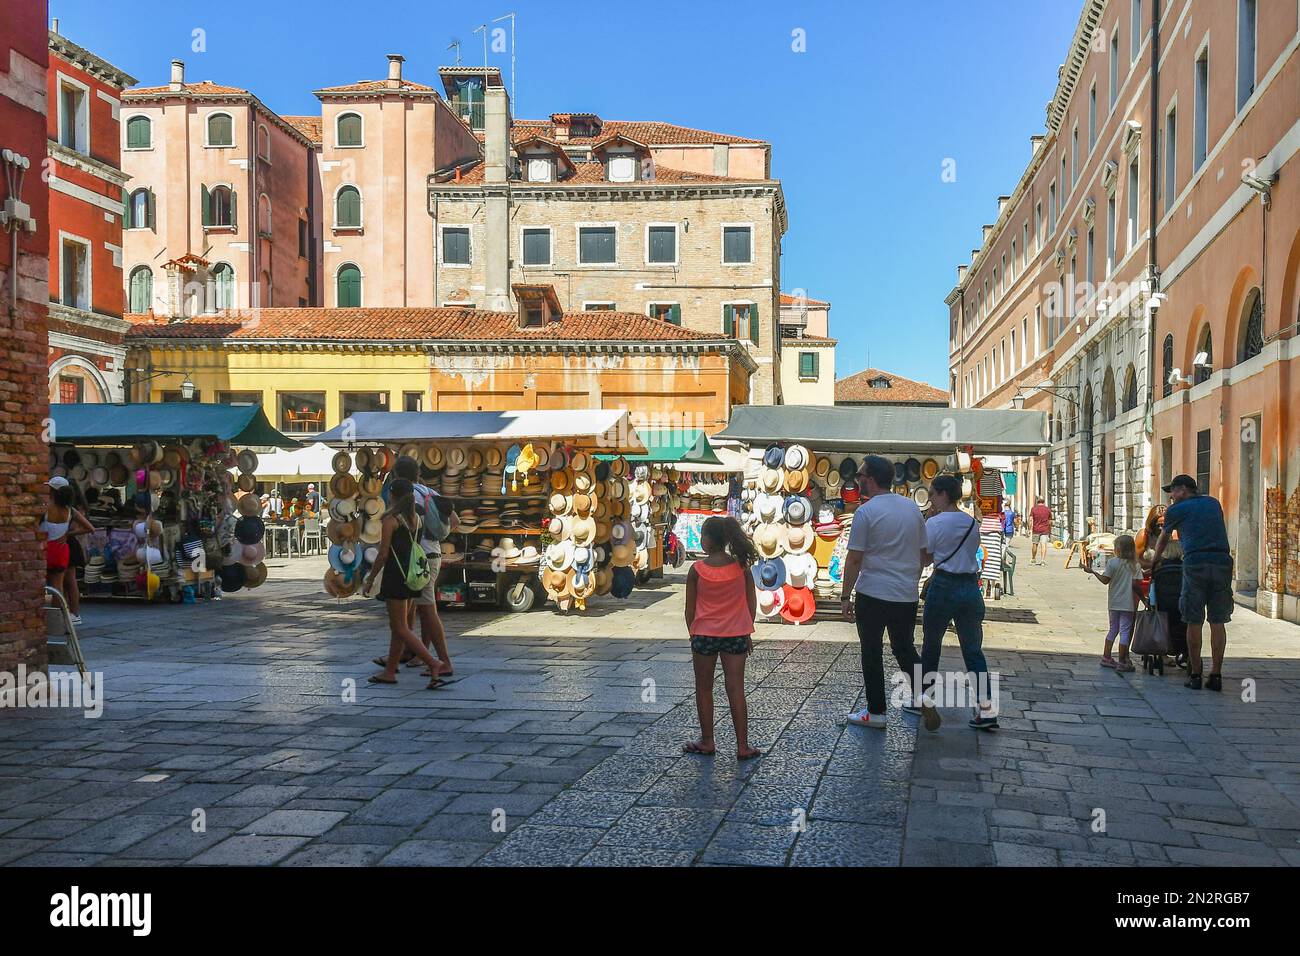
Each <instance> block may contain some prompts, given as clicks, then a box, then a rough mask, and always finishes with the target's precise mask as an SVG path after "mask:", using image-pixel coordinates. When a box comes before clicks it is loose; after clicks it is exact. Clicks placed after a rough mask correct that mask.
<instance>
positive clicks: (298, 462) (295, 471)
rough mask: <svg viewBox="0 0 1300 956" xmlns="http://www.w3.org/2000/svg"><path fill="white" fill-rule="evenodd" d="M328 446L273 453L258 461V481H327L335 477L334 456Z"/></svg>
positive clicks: (309, 446) (313, 446) (260, 456)
mask: <svg viewBox="0 0 1300 956" xmlns="http://www.w3.org/2000/svg"><path fill="white" fill-rule="evenodd" d="M336 454H337V452H336V451H335V450H334V449H333V448H330V447H329V446H328V445H322V444H321V443H320V442H316V443H315V444H313V445H307V446H305V447H303V448H295V449H292V450H290V451H272V452H267V453H266V454H265V455H259V456H258V459H257V480H258V481H299V480H301V481H310V480H312V479H317V480H320V481H325V480H327V479H329V478H332V477H333V476H334V464H333V462H334V456H335V455H336Z"/></svg>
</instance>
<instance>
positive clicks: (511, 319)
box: [126, 308, 718, 342]
mask: <svg viewBox="0 0 1300 956" xmlns="http://www.w3.org/2000/svg"><path fill="white" fill-rule="evenodd" d="M126 320H127V321H128V322H130V323H131V324H132V326H133V327H132V328H131V329H130V330H129V331H128V332H127V337H128V338H133V339H138V338H147V339H235V340H238V339H254V340H255V339H289V340H293V341H299V342H302V341H347V340H359V341H392V342H400V341H429V340H442V341H465V342H474V341H498V340H506V339H513V340H521V341H528V340H533V341H582V342H701V341H716V340H717V339H718V336H715V335H707V334H705V333H703V332H694V331H692V330H690V329H684V328H681V327H680V326H676V325H671V324H669V323H667V322H662V321H659V320H657V319H651V318H649V317H648V316H644V315H641V314H640V313H636V312H569V313H566V314H565V315H563V316H562V317H560V318H559V319H557V320H555V321H552V322H549V323H547V325H546V326H545V327H544V328H527V329H521V328H520V327H519V324H518V318H517V316H516V315H515V313H513V312H488V311H485V310H475V309H456V308H447V309H414V308H403V309H382V308H376V309H367V308H361V309H325V308H303V309H260V310H251V311H231V312H222V313H217V314H215V315H202V316H195V317H194V318H190V319H183V320H180V321H177V322H166V321H160V320H159V319H157V318H155V317H153V316H151V315H141V314H128V315H127V316H126Z"/></svg>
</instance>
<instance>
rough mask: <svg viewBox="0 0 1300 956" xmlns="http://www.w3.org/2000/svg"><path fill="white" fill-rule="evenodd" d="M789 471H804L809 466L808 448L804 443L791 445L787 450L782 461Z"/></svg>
mask: <svg viewBox="0 0 1300 956" xmlns="http://www.w3.org/2000/svg"><path fill="white" fill-rule="evenodd" d="M781 463H782V464H783V465H784V466H785V467H786V470H788V471H802V470H804V469H806V468H807V467H808V449H807V448H805V447H804V446H803V445H791V446H790V447H789V448H787V449H786V450H785V458H784V460H783V461H782V462H781Z"/></svg>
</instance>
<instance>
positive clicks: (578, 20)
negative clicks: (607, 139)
mask: <svg viewBox="0 0 1300 956" xmlns="http://www.w3.org/2000/svg"><path fill="white" fill-rule="evenodd" d="M512 3H513V7H512ZM202 7H203V5H200V4H192V3H177V2H175V0H124V2H122V3H121V4H120V6H119V5H116V4H115V5H112V15H111V16H105V13H106V11H107V10H108V9H109V5H106V4H105V3H104V0H50V13H51V16H57V17H59V18H60V19H61V21H62V22H61V27H60V29H61V32H63V33H64V35H66V36H67V37H68V38H69V39H71V40H73V41H74V42H77V43H80V44H81V45H82V46H85V47H86V48H87V49H90V50H92V51H93V52H95V53H97V54H99V55H101V56H103V57H104V58H106V59H107V60H109V61H110V62H112V63H113V64H115V65H116V66H118V67H120V68H122V69H124V70H126V71H127V72H128V73H131V74H132V75H134V76H136V77H138V78H139V80H140V82H141V83H142V84H158V83H165V82H166V81H167V72H168V62H169V61H170V60H171V59H172V57H180V58H181V59H184V60H185V61H186V75H187V79H191V80H201V79H211V80H215V81H216V82H218V83H227V84H230V85H233V86H241V87H245V88H247V89H250V90H252V91H253V92H255V93H256V94H257V95H258V96H259V97H260V98H261V99H262V100H263V102H265V103H266V104H267V105H268V106H269V107H271V108H272V109H274V110H276V111H278V112H280V113H289V114H293V113H319V111H320V104H319V101H317V100H316V98H315V97H314V96H312V95H311V91H312V90H313V89H316V88H319V87H322V86H334V85H338V84H342V83H350V82H352V81H354V80H358V79H363V78H364V79H375V78H379V77H382V76H383V75H385V71H386V60H385V59H384V55H385V54H386V53H401V54H403V55H405V57H406V74H407V76H408V77H410V78H412V79H415V80H418V81H421V82H426V83H431V84H434V85H437V83H438V80H437V76H436V73H435V71H436V69H437V67H438V66H439V65H441V64H443V63H448V62H452V61H451V59H450V57H451V54H450V53H448V52H446V46H447V44H448V43H449V42H450V40H451V39H452V38H453V37H458V38H459V39H460V40H462V41H463V43H464V48H463V51H464V54H463V55H464V62H466V63H470V64H474V63H481V62H482V59H483V47H482V41H481V39H480V37H479V36H478V35H475V34H474V33H473V30H474V27H475V26H477V25H478V24H480V23H482V22H483V21H484V20H491V19H492V18H494V17H497V16H500V15H502V14H505V13H508V12H510V10H511V9H514V10H515V12H517V13H518V21H517V22H518V26H517V31H518V86H519V96H518V98H517V103H518V106H519V108H518V110H517V112H516V115H517V116H520V117H521V118H534V117H543V116H546V115H548V114H550V113H552V112H576V111H585V112H594V113H598V114H599V115H601V116H604V117H607V118H611V119H627V120H651V119H656V120H664V121H668V122H673V123H680V124H683V125H687V126H697V127H701V128H704V129H711V130H716V131H721V132H728V133H735V134H738V135H744V136H754V137H759V138H762V139H766V140H769V141H770V142H771V143H772V150H773V170H774V174H775V175H776V176H777V177H778V178H780V179H781V180H782V182H783V185H784V189H785V198H786V204H787V206H788V208H789V216H790V231H789V232H788V233H787V234H786V237H785V243H784V257H783V276H782V282H783V287H784V288H786V289H791V288H804V289H806V290H807V292H808V295H810V296H812V297H814V298H820V299H827V300H829V301H830V302H831V304H832V309H831V334H832V335H834V336H835V337H837V338H838V339H839V342H840V345H839V350H838V358H837V363H838V369H837V371H838V374H839V375H840V376H841V377H843V376H844V375H848V374H850V373H852V372H855V371H857V370H859V369H862V368H864V367H866V365H867V358H868V351H869V353H870V361H871V365H873V366H875V367H877V368H884V369H888V370H890V371H893V372H897V373H899V374H902V375H906V376H909V377H912V378H918V379H922V380H925V381H929V382H931V383H933V384H935V385H938V386H940V387H945V388H946V385H947V382H946V380H947V311H946V307H945V306H944V304H943V299H944V296H945V295H946V294H947V293H948V291H949V290H950V289H951V288H952V286H953V283H954V281H955V275H956V273H955V268H956V266H957V264H958V263H960V262H966V261H968V259H969V256H970V250H971V249H972V248H973V247H974V246H975V245H976V244H977V243H978V242H979V236H980V226H981V225H982V224H983V223H986V222H992V221H993V219H994V218H995V216H996V210H997V206H996V201H997V196H998V195H999V194H1002V193H1009V192H1010V191H1011V190H1012V188H1013V187H1014V186H1015V183H1016V181H1017V179H1018V178H1019V176H1020V174H1021V172H1022V171H1023V170H1024V167H1025V163H1026V162H1027V160H1028V157H1029V137H1030V135H1031V134H1034V133H1039V132H1042V130H1043V121H1044V106H1045V104H1046V103H1047V101H1048V99H1049V98H1050V97H1051V95H1052V92H1053V90H1054V89H1055V86H1056V71H1057V66H1058V65H1059V64H1060V63H1061V61H1062V59H1063V58H1064V56H1065V53H1066V48H1067V45H1068V44H1069V41H1070V38H1071V36H1072V34H1073V30H1074V26H1075V24H1076V22H1077V20H1078V16H1079V11H1080V0H923V2H915V3H902V4H899V3H885V2H878V0H859V2H851V3H840V2H829V0H824V2H805V3H798V4H794V3H790V2H788V0H786V2H774V0H746V2H743V3H736V2H726V3H723V2H711V0H694V2H682V0H656V2H654V3H652V4H650V5H649V6H647V5H645V4H643V3H635V2H634V3H602V4H597V5H591V4H577V3H572V2H566V3H561V2H541V0H496V2H490V3H480V2H464V3H441V2H431V0H418V2H403V0H387V2H383V3H357V2H355V0H351V2H343V0H311V2H288V0H286V2H278V0H277V2H267V0H260V2H250V0H224V2H222V3H219V4H212V5H211V9H210V10H204V9H202ZM128 11H129V12H128ZM501 26H505V27H506V28H507V29H508V27H509V24H508V23H506V24H501ZM196 28H198V29H202V30H204V31H206V44H207V50H206V52H202V53H198V52H194V51H193V50H192V49H191V45H192V40H191V36H192V31H193V30H195V29H196ZM795 29H802V30H803V31H804V32H805V36H806V51H805V52H802V53H796V52H794V51H793V50H792V48H791V47H792V43H793V39H792V35H791V34H792V31H793V30H795ZM489 61H490V62H491V63H493V64H494V65H499V66H501V67H502V68H503V71H506V72H508V69H509V56H508V54H506V55H493V54H491V53H490V54H489ZM949 158H951V159H953V160H955V161H956V181H955V182H952V183H945V182H943V181H942V179H941V171H942V165H943V162H944V160H945V159H949Z"/></svg>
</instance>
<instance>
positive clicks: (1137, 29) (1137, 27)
mask: <svg viewBox="0 0 1300 956" xmlns="http://www.w3.org/2000/svg"><path fill="white" fill-rule="evenodd" d="M1129 32H1130V33H1131V34H1132V36H1131V37H1130V39H1129V44H1128V58H1129V62H1130V63H1132V62H1134V61H1135V60H1137V58H1138V51H1139V50H1141V49H1142V0H1133V5H1132V8H1131V10H1130V13H1129Z"/></svg>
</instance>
